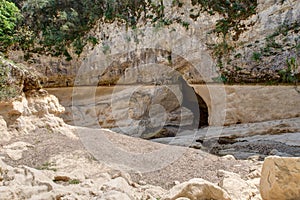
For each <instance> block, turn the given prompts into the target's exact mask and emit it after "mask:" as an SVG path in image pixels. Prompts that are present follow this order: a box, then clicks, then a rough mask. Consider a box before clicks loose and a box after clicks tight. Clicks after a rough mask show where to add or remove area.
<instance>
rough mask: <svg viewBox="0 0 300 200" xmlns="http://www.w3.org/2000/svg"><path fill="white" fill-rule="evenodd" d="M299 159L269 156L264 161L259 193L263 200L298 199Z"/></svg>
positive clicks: (299, 191)
mask: <svg viewBox="0 0 300 200" xmlns="http://www.w3.org/2000/svg"><path fill="white" fill-rule="evenodd" d="M299 183H300V158H283V157H276V156H270V157H267V158H266V159H265V161H264V164H263V168H262V174H261V181H260V192H261V196H262V198H263V199H264V200H288V199H300V184H299Z"/></svg>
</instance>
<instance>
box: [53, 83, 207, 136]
mask: <svg viewBox="0 0 300 200" xmlns="http://www.w3.org/2000/svg"><path fill="white" fill-rule="evenodd" d="M187 90H191V91H192V93H193V94H192V95H190V96H191V97H190V98H189V100H187V99H186V98H184V95H183V91H185V92H187ZM48 91H49V92H50V93H52V94H54V95H56V96H58V97H59V98H60V100H61V103H62V105H64V107H65V108H66V112H65V113H63V114H62V115H61V117H62V118H63V119H64V120H65V122H66V123H69V124H72V125H77V126H84V127H101V128H114V130H115V131H118V132H122V133H125V134H127V135H131V136H137V137H143V138H155V137H161V136H174V135H176V134H177V132H178V130H179V128H184V127H189V128H191V129H196V128H198V126H199V123H200V121H201V119H200V117H199V112H200V116H201V112H202V111H205V109H200V110H199V104H198V102H197V97H196V95H195V93H194V92H193V90H192V88H187V89H186V88H184V89H182V86H181V85H179V84H173V85H157V86H151V85H149V86H144V85H136V86H116V87H114V88H113V87H97V88H93V87H78V88H77V87H76V88H74V89H53V90H51V89H49V90H48ZM204 106H206V105H205V103H204ZM206 120H207V118H206Z"/></svg>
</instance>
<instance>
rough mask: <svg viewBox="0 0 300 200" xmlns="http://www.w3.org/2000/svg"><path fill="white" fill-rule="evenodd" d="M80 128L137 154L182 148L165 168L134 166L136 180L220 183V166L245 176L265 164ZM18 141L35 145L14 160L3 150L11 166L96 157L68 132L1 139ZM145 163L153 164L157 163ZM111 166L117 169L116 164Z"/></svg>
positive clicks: (37, 165) (169, 183)
mask: <svg viewBox="0 0 300 200" xmlns="http://www.w3.org/2000/svg"><path fill="white" fill-rule="evenodd" d="M76 132H77V133H76V134H78V133H79V132H80V133H81V134H82V132H84V134H86V135H87V136H89V134H92V133H93V132H94V133H97V134H99V135H102V136H105V138H107V140H108V141H109V142H110V143H111V144H112V145H114V146H115V147H118V148H119V149H122V150H123V151H126V152H127V153H133V154H135V155H136V154H137V155H145V154H147V153H151V152H155V151H158V150H160V151H167V152H172V150H174V152H182V153H181V154H180V156H177V157H176V159H174V158H173V160H171V161H172V162H170V163H169V164H167V165H166V166H165V167H163V168H160V169H156V168H154V169H153V171H147V172H139V171H135V170H133V171H132V170H131V173H130V174H131V177H132V179H133V181H136V182H140V181H143V182H145V183H147V184H152V185H158V186H162V187H164V188H166V189H168V188H170V187H172V186H173V185H174V182H175V181H179V182H183V181H187V180H189V179H191V178H203V179H206V180H208V181H211V182H215V183H216V182H218V181H219V177H218V173H217V172H218V170H226V171H231V172H235V173H238V174H240V175H241V176H242V177H245V176H246V175H247V174H249V172H250V171H251V170H252V169H253V168H254V167H257V166H260V165H261V162H257V161H249V160H232V159H228V158H222V157H218V156H215V155H212V154H209V153H206V152H203V151H201V150H197V149H191V148H185V147H176V146H169V145H163V144H158V143H154V142H151V141H146V140H142V139H139V138H131V137H128V136H124V135H119V134H116V133H113V132H109V131H105V130H95V129H82V128H78V129H77V131H76ZM79 135H80V134H79ZM17 141H22V142H26V143H30V144H32V145H33V147H31V148H28V150H26V151H24V152H23V156H22V158H21V159H20V160H17V161H14V160H11V159H10V158H9V157H8V156H7V155H5V154H3V153H1V154H2V156H4V157H5V161H6V163H7V164H9V165H11V166H18V165H27V166H29V167H34V168H40V167H41V166H43V165H44V164H45V163H47V162H48V161H49V159H50V158H51V157H54V156H56V155H59V154H66V153H72V152H75V151H77V150H80V151H84V152H86V155H84V156H87V157H90V158H92V159H96V158H95V155H94V154H93V152H91V151H87V149H89V147H88V148H87V146H86V144H85V145H84V142H83V141H82V140H81V139H77V140H76V139H71V138H68V137H67V136H64V135H60V134H55V133H48V132H47V131H39V130H37V131H36V132H34V133H31V134H29V135H23V136H19V137H17V138H14V139H12V140H11V141H9V142H1V141H0V149H2V148H3V146H5V145H8V144H11V143H14V142H17ZM97 149H98V150H100V152H101V154H102V155H105V154H108V153H110V154H111V151H110V150H109V149H105V147H103V146H100V145H98V146H97ZM92 151H93V150H92ZM171 154H172V153H170V157H171V156H172V155H171ZM112 155H114V154H112ZM158 155H159V154H158ZM116 156H117V155H116ZM96 157H97V156H96ZM122 159H126V157H124V158H122V157H121V158H120V162H121V161H122ZM155 159H156V161H158V162H160V161H161V162H165V160H163V159H166V158H160V157H156V158H155ZM98 160H99V159H98ZM99 162H100V163H101V164H107V163H106V162H105V161H103V160H99ZM135 162H136V160H134V159H133V160H126V163H130V164H133V165H135ZM144 164H145V165H152V164H153V163H144ZM111 170H112V171H115V169H113V168H112V169H111Z"/></svg>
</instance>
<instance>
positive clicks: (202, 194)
mask: <svg viewBox="0 0 300 200" xmlns="http://www.w3.org/2000/svg"><path fill="white" fill-rule="evenodd" d="M181 197H184V198H188V199H190V200H205V199H214V200H231V198H230V197H229V195H228V194H227V192H226V191H224V190H223V189H222V188H220V187H219V186H217V185H215V184H213V183H210V182H208V181H206V180H203V179H201V178H195V179H191V180H190V181H188V182H184V183H182V184H179V185H176V186H174V187H173V188H172V189H171V190H170V191H169V192H168V194H167V195H166V197H165V199H166V200H175V199H178V198H181Z"/></svg>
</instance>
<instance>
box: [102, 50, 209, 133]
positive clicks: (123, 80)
mask: <svg viewBox="0 0 300 200" xmlns="http://www.w3.org/2000/svg"><path fill="white" fill-rule="evenodd" d="M109 60H110V64H109V65H108V66H107V67H106V68H105V69H104V70H102V73H101V74H100V75H99V76H98V83H97V84H98V85H99V86H101V85H108V84H109V85H131V84H133V85H134V84H146V85H164V84H166V85H168V84H174V83H178V84H180V85H181V90H182V94H183V102H182V106H184V107H186V108H188V109H189V110H191V111H192V112H193V114H194V124H193V127H197V128H200V127H203V126H208V125H209V119H208V118H209V109H208V106H207V104H206V102H205V101H204V100H203V98H202V97H201V96H200V95H199V94H197V92H196V91H195V90H194V89H193V87H192V86H190V85H189V84H202V85H205V79H204V78H203V77H202V75H201V74H200V72H199V71H198V70H197V69H196V68H195V67H194V66H193V65H192V64H191V63H190V62H188V61H187V60H186V59H185V58H183V57H182V56H179V55H175V54H173V53H172V52H169V51H166V50H162V49H139V50H138V51H131V52H128V53H125V54H117V55H113V56H111V57H110V58H109ZM150 65H152V66H150ZM153 65H164V66H167V67H168V68H170V69H171V70H173V71H174V72H176V73H174V74H169V75H170V77H166V76H165V74H164V73H162V74H160V75H161V76H160V75H159V76H156V77H155V78H154V79H155V80H153V73H151V72H150V73H149V74H147V72H149V71H151V69H150V70H149V69H146V68H147V67H153ZM141 66H146V67H141ZM153 70H155V69H153ZM155 73H156V72H155ZM129 74H130V75H129ZM141 74H143V75H141ZM140 76H144V77H140ZM150 76H151V77H150ZM172 76H173V77H172ZM151 78H152V79H151ZM206 99H207V98H206ZM195 105H197V106H195Z"/></svg>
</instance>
